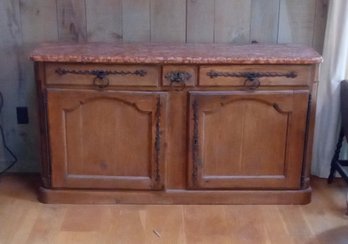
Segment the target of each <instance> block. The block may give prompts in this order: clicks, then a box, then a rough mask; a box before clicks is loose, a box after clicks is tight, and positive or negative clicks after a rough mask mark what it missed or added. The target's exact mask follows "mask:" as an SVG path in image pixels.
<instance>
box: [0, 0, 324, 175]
mask: <svg viewBox="0 0 348 244" xmlns="http://www.w3.org/2000/svg"><path fill="white" fill-rule="evenodd" d="M328 1H329V0H98V1H94V0H1V1H0V33H1V35H0V91H1V92H2V93H3V96H4V102H5V103H4V108H3V110H2V114H1V118H0V119H1V124H2V125H3V127H4V128H5V134H6V138H7V141H8V145H9V147H11V148H12V149H13V151H14V152H15V154H16V155H17V156H18V158H19V163H18V165H17V167H16V168H15V170H16V171H35V170H37V169H38V161H39V152H38V121H37V111H36V94H35V84H34V79H33V78H34V75H33V67H32V63H31V62H30V61H29V60H28V54H29V52H30V50H31V49H32V48H33V47H34V46H35V45H37V44H38V43H40V42H44V41H74V42H85V41H110V42H115V41H116V42H119V41H126V42H138V41H153V42H159V41H162V42H208V43H209V42H227V43H250V42H251V41H258V42H261V43H303V44H306V45H309V46H313V47H314V48H315V49H316V50H318V51H319V52H321V50H322V46H323V39H324V32H325V24H326V14H327V7H328ZM18 106H27V107H28V109H29V121H30V123H29V124H28V125H18V124H17V121H16V107H18ZM2 148H3V147H2V145H1V143H0V168H1V167H3V166H4V165H5V163H4V161H5V160H6V159H8V158H9V157H8V155H6V154H4V152H3V149H2Z"/></svg>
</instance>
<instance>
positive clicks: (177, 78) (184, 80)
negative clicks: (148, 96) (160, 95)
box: [162, 65, 197, 87]
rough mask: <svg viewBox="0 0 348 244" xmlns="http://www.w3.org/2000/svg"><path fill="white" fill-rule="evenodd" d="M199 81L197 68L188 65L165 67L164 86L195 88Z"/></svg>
mask: <svg viewBox="0 0 348 244" xmlns="http://www.w3.org/2000/svg"><path fill="white" fill-rule="evenodd" d="M196 81H197V67H196V66H187V65H166V66H163V77H162V82H163V86H182V87H183V86H194V85H195V84H196Z"/></svg>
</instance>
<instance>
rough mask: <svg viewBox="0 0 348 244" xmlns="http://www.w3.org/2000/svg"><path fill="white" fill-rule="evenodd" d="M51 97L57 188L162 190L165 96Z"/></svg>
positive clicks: (60, 93)
mask: <svg viewBox="0 0 348 244" xmlns="http://www.w3.org/2000/svg"><path fill="white" fill-rule="evenodd" d="M47 96H48V98H47V101H48V120H49V128H50V129H49V136H50V144H51V163H52V172H53V175H52V186H53V187H71V188H113V189H162V188H163V182H164V179H163V176H164V173H163V172H164V162H163V156H164V155H163V153H164V152H163V150H164V147H163V145H164V140H165V138H164V132H165V117H166V116H165V113H166V110H165V106H166V94H165V93H159V92H121V91H118V92H115V91H114V92H98V91H87V90H85V91H72V90H70V91H69V90H59V89H49V91H48V95H47Z"/></svg>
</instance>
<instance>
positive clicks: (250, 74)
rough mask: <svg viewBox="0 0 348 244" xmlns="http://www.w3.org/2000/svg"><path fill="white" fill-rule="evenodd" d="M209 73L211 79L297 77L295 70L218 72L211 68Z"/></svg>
mask: <svg viewBox="0 0 348 244" xmlns="http://www.w3.org/2000/svg"><path fill="white" fill-rule="evenodd" d="M207 75H208V76H209V77H210V78H211V79H214V78H217V77H219V76H221V77H244V78H246V79H248V80H252V79H255V78H261V77H286V78H291V79H293V78H296V77H297V73H296V72H294V71H290V72H287V73H280V72H217V71H213V70H211V71H209V72H207Z"/></svg>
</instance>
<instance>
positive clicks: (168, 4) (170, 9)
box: [151, 0, 186, 42]
mask: <svg viewBox="0 0 348 244" xmlns="http://www.w3.org/2000/svg"><path fill="white" fill-rule="evenodd" d="M185 40H186V0H176V1H172V0H151V41H153V42H185Z"/></svg>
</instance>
